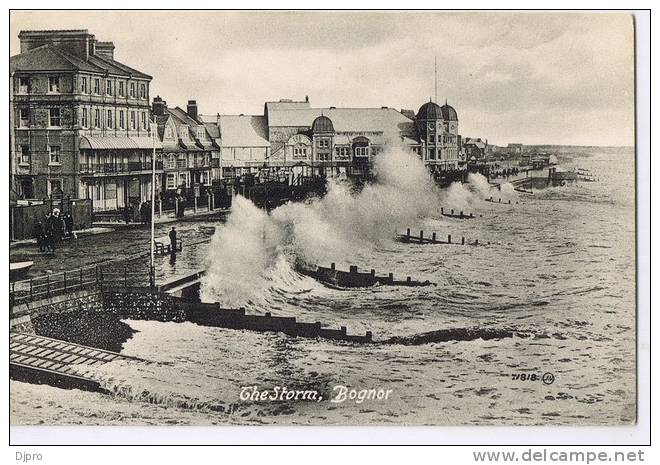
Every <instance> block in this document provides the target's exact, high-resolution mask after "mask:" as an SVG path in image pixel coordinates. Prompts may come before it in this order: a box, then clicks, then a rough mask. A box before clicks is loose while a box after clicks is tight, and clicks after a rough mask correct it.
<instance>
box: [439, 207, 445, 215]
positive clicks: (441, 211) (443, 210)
mask: <svg viewBox="0 0 660 465" xmlns="http://www.w3.org/2000/svg"><path fill="white" fill-rule="evenodd" d="M440 214H441V215H444V214H445V209H444V207H440Z"/></svg>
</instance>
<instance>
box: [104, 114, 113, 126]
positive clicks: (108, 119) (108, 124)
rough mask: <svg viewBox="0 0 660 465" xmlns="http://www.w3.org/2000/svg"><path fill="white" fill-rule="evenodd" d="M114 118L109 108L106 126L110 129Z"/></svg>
mask: <svg viewBox="0 0 660 465" xmlns="http://www.w3.org/2000/svg"><path fill="white" fill-rule="evenodd" d="M112 120H113V118H112V110H108V115H107V124H106V126H107V127H108V129H112Z"/></svg>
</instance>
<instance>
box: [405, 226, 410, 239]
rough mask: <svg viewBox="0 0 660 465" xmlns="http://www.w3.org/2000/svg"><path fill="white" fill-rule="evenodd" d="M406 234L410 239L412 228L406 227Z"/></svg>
mask: <svg viewBox="0 0 660 465" xmlns="http://www.w3.org/2000/svg"><path fill="white" fill-rule="evenodd" d="M406 236H407V237H408V240H410V228H408V229H406Z"/></svg>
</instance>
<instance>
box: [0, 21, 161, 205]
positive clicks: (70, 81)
mask: <svg viewBox="0 0 660 465" xmlns="http://www.w3.org/2000/svg"><path fill="white" fill-rule="evenodd" d="M19 39H20V43H21V53H20V54H19V55H16V56H13V57H11V58H10V78H11V82H12V119H13V134H12V135H13V137H12V138H11V139H12V146H11V150H12V172H11V174H12V178H13V179H12V182H13V186H12V187H13V188H14V189H15V190H16V192H17V193H18V194H19V196H21V197H22V198H44V197H46V196H48V195H50V194H52V193H54V192H57V191H60V190H61V191H62V193H63V194H64V195H67V196H70V197H72V198H88V199H92V201H93V206H94V209H95V210H96V211H98V210H122V209H125V207H131V206H133V207H134V206H137V205H139V204H140V203H141V202H143V201H145V200H148V199H149V198H150V196H151V194H150V189H151V187H150V186H151V156H152V152H153V149H154V146H156V147H157V148H158V150H160V142H159V141H158V140H157V138H152V137H151V125H150V122H151V118H150V106H149V84H150V82H151V79H152V78H151V76H149V75H148V74H145V73H143V72H141V71H138V70H136V69H134V68H131V67H129V66H127V65H125V64H123V63H121V62H119V61H116V60H115V59H114V44H113V43H112V42H99V41H97V40H96V38H95V36H94V35H93V34H90V33H89V32H88V31H87V30H86V29H81V30H58V31H21V33H20V34H19ZM161 174H162V166H161V165H160V164H159V166H158V175H159V177H160V175H161Z"/></svg>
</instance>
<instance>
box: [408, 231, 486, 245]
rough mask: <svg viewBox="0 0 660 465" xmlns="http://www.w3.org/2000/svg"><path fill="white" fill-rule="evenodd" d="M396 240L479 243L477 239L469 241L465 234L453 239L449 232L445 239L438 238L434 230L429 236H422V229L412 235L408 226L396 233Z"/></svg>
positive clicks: (409, 242) (411, 242) (460, 243)
mask: <svg viewBox="0 0 660 465" xmlns="http://www.w3.org/2000/svg"><path fill="white" fill-rule="evenodd" d="M396 240H397V241H399V242H403V243H404V244H447V245H479V239H475V240H474V241H472V242H470V241H468V240H466V239H465V236H461V240H460V241H453V240H452V237H451V234H447V240H442V239H439V238H438V235H437V234H436V233H435V232H433V233H431V236H424V231H419V235H418V236H414V235H412V234H411V233H410V228H408V229H406V233H405V234H397V236H396Z"/></svg>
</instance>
